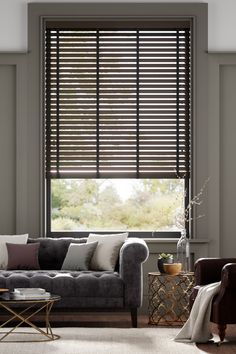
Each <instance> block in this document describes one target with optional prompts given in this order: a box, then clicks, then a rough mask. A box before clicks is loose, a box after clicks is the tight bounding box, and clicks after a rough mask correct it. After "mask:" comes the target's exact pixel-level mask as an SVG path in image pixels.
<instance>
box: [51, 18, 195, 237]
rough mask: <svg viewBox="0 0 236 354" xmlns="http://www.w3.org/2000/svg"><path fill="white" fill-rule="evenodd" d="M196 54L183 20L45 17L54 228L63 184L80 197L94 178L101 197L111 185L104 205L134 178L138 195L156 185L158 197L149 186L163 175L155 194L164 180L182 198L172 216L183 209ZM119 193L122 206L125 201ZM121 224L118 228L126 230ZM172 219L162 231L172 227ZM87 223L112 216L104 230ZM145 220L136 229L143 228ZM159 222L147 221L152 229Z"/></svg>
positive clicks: (131, 184) (75, 228)
mask: <svg viewBox="0 0 236 354" xmlns="http://www.w3.org/2000/svg"><path fill="white" fill-rule="evenodd" d="M190 53H191V35H190V22H186V21H185V22H183V21H170V22H165V21H159V22H157V21H155V22H152V21H148V22H141V23H140V22H139V23H135V22H132V23H130V22H120V23H118V22H117V21H114V22H106V21H103V22H96V23H95V22H85V21H81V22H80V23H78V22H74V21H71V22H64V23H61V22H56V21H51V22H50V21H48V22H46V32H45V113H46V114H45V117H46V118H45V137H46V149H45V151H46V154H45V157H46V164H45V165H46V167H45V170H46V186H47V233H48V234H51V233H52V232H56V231H60V227H61V226H60V227H57V226H55V225H56V224H57V223H56V222H55V220H56V219H58V218H60V217H63V213H61V210H60V207H58V205H60V203H59V199H60V198H61V199H63V197H62V195H61V196H60V188H61V193H62V191H63V188H64V192H65V194H66V195H67V196H68V195H73V192H72V193H71V189H72V188H75V191H76V193H77V194H78V193H79V188H80V187H81V189H82V187H83V186H84V185H85V184H86V183H87V184H89V182H88V181H90V185H92V184H93V186H94V188H96V186H97V188H98V191H99V193H100V195H99V198H101V194H102V192H104V190H105V189H107V188H108V187H109V188H110V191H111V189H112V190H113V192H112V193H113V194H112V193H110V195H109V196H107V207H106V208H107V209H109V203H112V201H111V196H113V197H114V195H115V192H114V191H115V189H116V190H118V191H119V190H121V187H119V186H122V183H123V186H124V183H126V186H127V188H128V189H130V191H131V189H132V188H133V190H134V189H135V183H136V189H137V188H139V192H140V195H141V194H142V192H143V191H144V189H145V188H146V190H148V188H147V186H149V187H150V188H149V195H148V197H147V198H149V203H151V202H150V200H151V199H153V198H152V197H153V189H152V187H153V186H154V185H155V183H157V182H158V183H159V189H158V188H157V189H156V191H155V193H156V195H158V193H159V194H160V190H161V188H160V186H165V187H166V190H165V191H166V194H168V192H172V197H173V196H174V197H175V194H176V198H177V199H178V198H179V196H180V198H179V202H177V204H176V203H175V204H174V203H173V202H171V203H170V204H171V205H172V208H174V209H175V210H172V216H173V215H174V214H175V212H177V211H179V210H181V213H183V209H184V208H183V203H182V200H183V199H184V198H185V199H187V198H188V195H189V176H190V126H191V125H190V123H191V119H190V110H191V107H190V94H191V92H190V76H191V75H190V73H191V57H190ZM86 181H87V182H86ZM137 183H138V185H139V186H138V187H137ZM101 186H103V187H101ZM128 186H129V187H128ZM173 186H174V187H173ZM173 188H174V189H173ZM123 190H124V188H123ZM99 193H98V194H99ZM127 193H128V194H129V193H131V192H128V191H127ZM164 194H165V193H163V195H164ZM169 194H170V193H169ZM163 195H162V196H163ZM82 197H83V196H82ZM82 197H81V198H82ZM118 197H119V198H118ZM118 197H117V200H118V199H120V201H121V204H120V205H118V208H122V203H123V202H124V198H122V196H121V195H119V196H118ZM109 198H110V199H109ZM74 199H76V198H74ZM126 199H127V198H126ZM56 200H57V203H58V204H55V201H56ZM71 200H72V197H71ZM117 200H116V201H117ZM113 202H115V201H114V200H113ZM185 202H187V201H185ZM66 203H67V205H66V208H67V212H68V210H69V209H70V205H68V200H66ZM54 204H55V205H54ZM72 204H73V203H72ZM143 204H144V203H143ZM140 205H142V202H141V203H140ZM140 205H139V208H138V209H139V212H140V213H142V210H141V209H140ZM149 207H150V208H151V207H152V208H154V205H152V204H150V206H149ZM92 208H93V205H92V204H91V210H92ZM132 210H134V209H132ZM63 212H65V210H64V211H63ZM75 212H77V213H78V215H76V218H77V219H78V220H80V219H81V218H80V216H79V213H83V212H84V211H82V210H81V208H77V211H76V208H75V209H74V210H73V211H72V210H71V213H72V214H73V213H75ZM72 214H71V215H72ZM81 215H82V214H81ZM173 217H174V216H173ZM97 218H98V219H99V218H101V215H100V216H99V215H98V216H97ZM71 219H73V215H72V217H71ZM173 220H174V219H173ZM98 221H99V220H98ZM119 222H120V220H118V223H117V227H119V225H120V228H121V229H123V226H122V225H121V224H119ZM171 223H172V224H171V225H170V227H162V231H163V230H169V231H171V230H173V229H174V228H175V227H174V225H173V221H171ZM78 225H81V224H80V223H77V224H76V223H74V224H73V223H71V228H70V226H69V227H65V226H64V228H65V229H67V230H71V231H75V232H76V231H79V230H81V229H80V228H79V229H78V227H79V226H78ZM88 225H89V226H88ZM88 225H87V226H86V227H87V228H89V227H90V228H91V229H92V230H93V231H94V230H95V229H104V228H108V229H109V222H108V221H107V220H106V222H105V223H104V227H102V226H101V223H100V222H96V223H95V224H94V226H93V225H91V224H88ZM125 225H126V226H124V228H128V225H127V223H126V224H125ZM83 227H85V225H82V229H83ZM142 227H144V226H141V229H139V228H134V229H135V231H145V230H143V229H142ZM153 227H155V225H153V224H152V223H150V224H149V227H148V226H147V225H146V230H150V228H151V230H153V229H152V228H153ZM155 230H156V229H155ZM153 231H154V230H153Z"/></svg>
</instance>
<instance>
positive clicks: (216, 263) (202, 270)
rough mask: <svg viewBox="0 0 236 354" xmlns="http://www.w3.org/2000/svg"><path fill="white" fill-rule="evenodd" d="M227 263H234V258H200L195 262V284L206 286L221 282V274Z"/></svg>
mask: <svg viewBox="0 0 236 354" xmlns="http://www.w3.org/2000/svg"><path fill="white" fill-rule="evenodd" d="M227 263H236V258H200V259H198V260H197V261H196V262H195V266H194V268H195V284H196V285H206V284H210V283H215V282H217V281H220V280H221V272H222V269H223V267H224V266H225V265H226V264H227Z"/></svg>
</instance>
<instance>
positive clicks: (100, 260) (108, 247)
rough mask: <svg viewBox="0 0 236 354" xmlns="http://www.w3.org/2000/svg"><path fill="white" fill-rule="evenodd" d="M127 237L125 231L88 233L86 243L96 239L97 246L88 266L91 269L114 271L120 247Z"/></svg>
mask: <svg viewBox="0 0 236 354" xmlns="http://www.w3.org/2000/svg"><path fill="white" fill-rule="evenodd" d="M127 237H128V233H127V232H125V233H123V234H111V235H96V234H89V237H88V239H87V243H90V242H94V241H98V245H97V248H96V250H95V252H94V254H93V257H92V259H91V263H90V268H91V269H93V270H112V271H114V269H115V266H116V262H117V260H118V257H119V252H120V248H121V246H122V245H123V243H124V241H125V240H126V239H127Z"/></svg>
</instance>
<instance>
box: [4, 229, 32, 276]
mask: <svg viewBox="0 0 236 354" xmlns="http://www.w3.org/2000/svg"><path fill="white" fill-rule="evenodd" d="M27 240H28V234H24V235H0V269H6V268H7V264H8V252H7V247H6V243H17V244H26V243H27Z"/></svg>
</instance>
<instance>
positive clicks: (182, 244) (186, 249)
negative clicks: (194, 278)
mask: <svg viewBox="0 0 236 354" xmlns="http://www.w3.org/2000/svg"><path fill="white" fill-rule="evenodd" d="M177 261H178V262H180V263H182V272H184V273H187V272H190V245H189V238H188V237H187V236H186V230H185V229H184V230H182V231H181V237H180V239H179V241H178V242H177Z"/></svg>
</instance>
